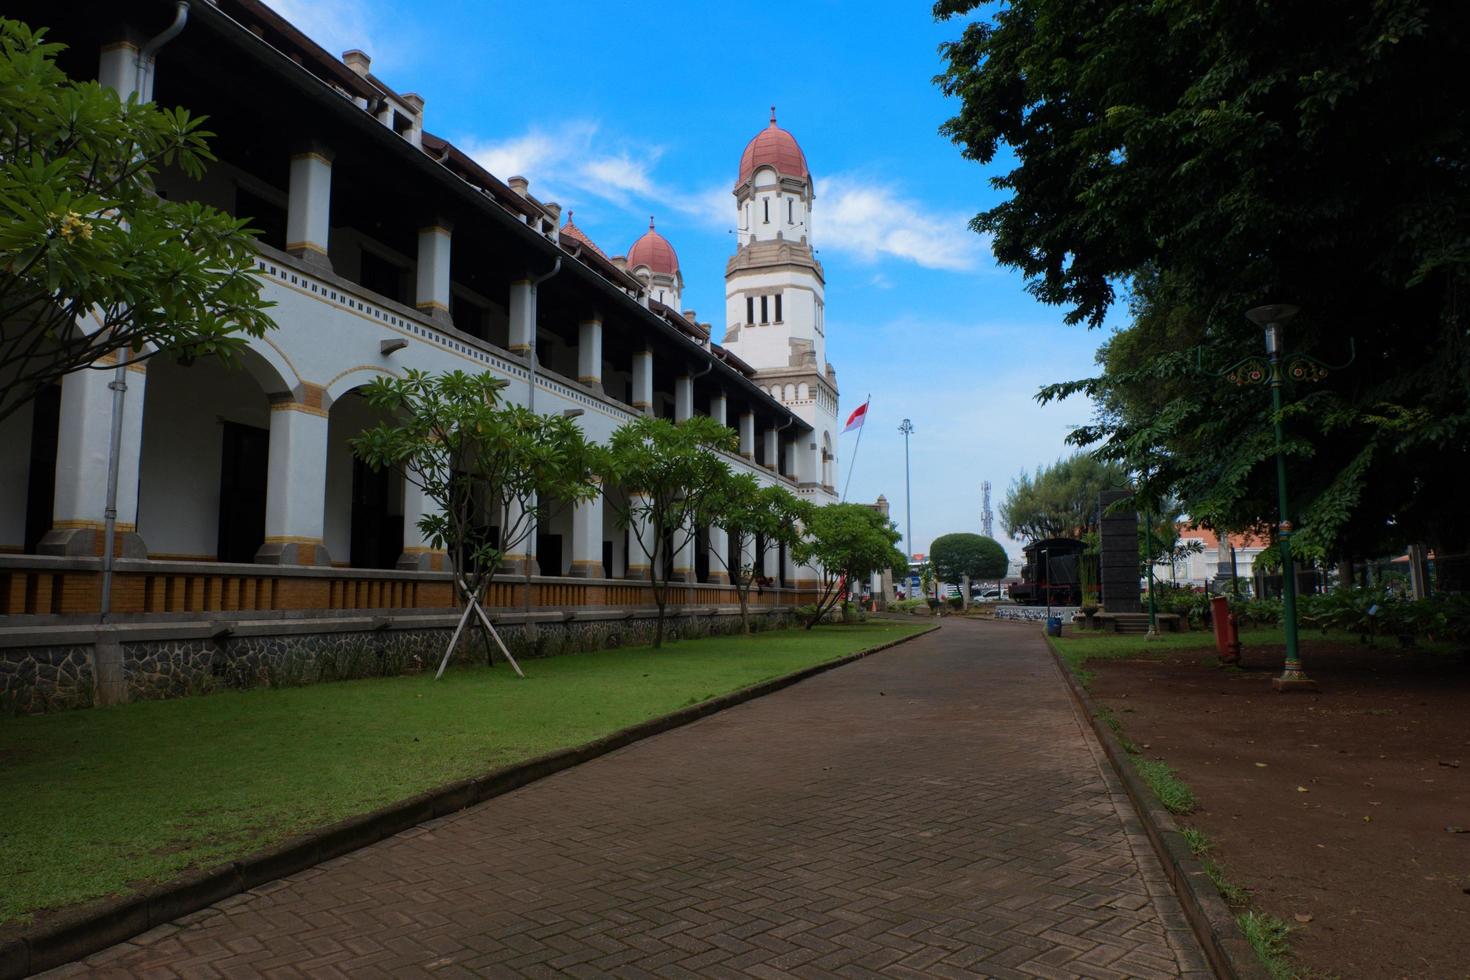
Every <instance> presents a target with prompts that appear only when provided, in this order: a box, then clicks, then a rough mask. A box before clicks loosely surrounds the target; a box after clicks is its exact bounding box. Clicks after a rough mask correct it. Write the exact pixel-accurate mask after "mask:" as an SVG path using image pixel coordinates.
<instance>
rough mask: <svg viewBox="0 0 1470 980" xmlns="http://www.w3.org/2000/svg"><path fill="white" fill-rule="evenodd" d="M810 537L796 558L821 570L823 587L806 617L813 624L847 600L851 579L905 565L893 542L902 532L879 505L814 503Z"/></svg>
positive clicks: (808, 527)
mask: <svg viewBox="0 0 1470 980" xmlns="http://www.w3.org/2000/svg"><path fill="white" fill-rule="evenodd" d="M805 530H806V537H804V538H803V539H802V540H801V541H799V542H798V543H797V545H796V548H795V551H794V557H795V558H796V561H797V563H798V564H801V565H812V566H815V567H816V568H818V569H820V570H821V583H822V591H821V597H820V598H819V599H818V600H817V607H816V612H815V613H814V614H813V615H812V617H811V619H810V620H809V621H808V622H807V624H806V628H807V629H811V628H812V627H813V626H815V625H817V623H819V622H821V621H822V617H823V616H825V615H827V614H828V613H829V612H831V611H832V610H833V609H835V608H836V607H837V604H838V603H839V602H841V603H843V604H844V611H845V606H846V602H847V593H848V590H849V589H850V588H851V583H853V582H860V581H862V580H863V579H864V578H866V577H867V576H869V575H872V574H873V573H874V572H880V571H883V570H884V569H890V568H891V569H906V568H907V567H908V562H907V561H906V560H905V558H904V556H903V552H901V551H899V550H898V548H896V547H895V545H897V543H898V541H899V539H900V537H901V535H899V533H898V531H897V529H896V528H894V526H893V525H892V524H891V523H890V522H889V521H888V519H887V518H885V517H884V516H883V515H882V514H880V513H878V511H876V510H874V509H873V508H871V507H865V506H863V505H862V504H829V505H828V506H826V507H814V508H812V510H811V513H810V514H809V515H808V517H807V521H806V529H805Z"/></svg>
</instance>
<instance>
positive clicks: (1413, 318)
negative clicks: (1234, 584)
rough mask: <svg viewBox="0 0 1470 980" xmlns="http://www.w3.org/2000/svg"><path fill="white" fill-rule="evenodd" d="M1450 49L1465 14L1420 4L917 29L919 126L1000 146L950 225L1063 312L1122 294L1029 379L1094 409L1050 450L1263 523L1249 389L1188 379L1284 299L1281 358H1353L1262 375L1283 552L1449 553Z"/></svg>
mask: <svg viewBox="0 0 1470 980" xmlns="http://www.w3.org/2000/svg"><path fill="white" fill-rule="evenodd" d="M980 6H981V4H980V3H978V2H976V0H941V2H939V3H938V4H936V6H935V12H936V14H937V15H938V16H940V17H960V16H962V15H967V14H970V13H971V12H973V11H975V10H976V9H977V8H979V7H980ZM1467 45H1470V7H1466V6H1465V5H1463V4H1453V3H1434V2H1428V0H1333V2H1331V3H1328V2H1326V0H1313V2H1303V3H1290V4H1268V5H1262V4H1235V3H1228V2H1225V0H1206V2H1202V3H1191V4H1174V3H1139V4H1123V3H1095V4H1076V3H1073V2H1071V0H1010V2H1007V3H1002V4H1000V5H998V6H996V7H993V8H989V7H988V8H987V10H986V15H985V16H983V17H980V18H978V19H974V20H972V21H970V22H969V23H967V24H966V25H965V26H964V29H963V32H962V33H961V35H960V37H959V38H958V39H957V40H955V41H954V42H952V43H950V44H947V45H945V46H944V48H943V51H942V53H943V57H944V58H945V60H946V62H947V65H946V68H945V71H944V72H943V73H942V74H941V75H940V76H939V79H938V81H939V84H940V85H941V87H942V88H943V90H944V91H945V92H946V93H948V94H951V95H953V96H956V97H957V98H958V99H959V100H960V108H959V111H958V113H957V114H956V115H955V117H954V118H953V119H951V120H950V121H949V122H948V123H947V124H946V125H945V127H944V128H945V132H946V133H947V134H948V135H950V136H951V137H952V138H953V139H954V140H955V141H956V142H957V143H958V144H959V145H960V146H961V148H962V150H963V152H964V153H965V155H967V156H969V157H970V158H972V159H975V160H978V161H981V162H984V163H991V162H994V161H996V160H997V159H1000V158H1001V150H1002V148H1003V147H1004V148H1008V150H1009V152H1008V153H1007V154H1005V159H1007V160H1008V161H1012V162H1011V163H1010V164H1009V169H1007V170H1006V171H1005V172H1004V173H1002V174H1000V175H999V176H997V177H995V178H994V179H993V184H994V185H995V186H996V187H997V188H999V189H1001V190H1003V191H1006V192H1008V193H1007V196H1006V197H1005V198H1004V199H1003V200H1002V201H1001V202H1000V203H999V204H997V205H996V206H995V207H992V208H990V209H988V210H986V211H984V212H982V213H981V214H979V215H978V216H977V217H976V218H975V221H974V227H975V228H976V229H977V230H979V231H984V232H987V233H989V234H991V235H993V237H994V248H995V254H996V255H997V257H998V258H999V259H1000V260H1001V261H1002V262H1004V263H1006V264H1009V265H1011V266H1014V267H1015V268H1017V269H1019V270H1020V271H1021V272H1022V273H1023V274H1024V275H1025V276H1026V277H1027V279H1028V285H1029V288H1030V289H1031V291H1032V292H1033V293H1034V294H1035V295H1036V296H1037V297H1038V298H1040V299H1042V300H1043V301H1045V302H1048V303H1055V304H1059V305H1062V306H1064V307H1066V308H1067V318H1068V320H1069V321H1071V322H1075V323H1085V324H1088V325H1092V326H1097V325H1100V324H1102V323H1103V321H1104V318H1105V317H1106V316H1107V315H1108V312H1109V309H1110V307H1111V306H1112V304H1113V301H1114V298H1115V290H1117V289H1118V288H1119V286H1120V284H1122V285H1126V286H1128V287H1129V288H1130V289H1132V290H1133V298H1134V300H1135V308H1134V314H1135V315H1134V325H1133V326H1132V327H1130V328H1129V329H1128V330H1126V331H1124V332H1123V333H1121V334H1119V335H1118V336H1116V337H1115V338H1114V339H1113V340H1112V341H1111V342H1110V343H1109V345H1108V348H1107V349H1106V351H1105V354H1104V363H1103V372H1102V373H1101V374H1100V375H1099V376H1098V377H1097V378H1094V379H1088V380H1085V381H1082V382H1078V383H1075V384H1072V385H1059V386H1055V387H1053V388H1051V389H1049V390H1048V391H1047V392H1046V397H1060V396H1064V395H1067V394H1070V393H1074V392H1085V393H1088V394H1092V395H1094V396H1095V397H1097V398H1098V399H1099V400H1100V402H1101V404H1102V412H1101V414H1100V416H1099V418H1098V420H1097V423H1096V424H1095V425H1093V426H1089V427H1087V428H1085V429H1083V430H1081V431H1079V432H1078V433H1076V434H1075V441H1077V442H1078V443H1079V444H1083V445H1087V444H1097V445H1099V446H1100V449H1101V451H1102V453H1103V454H1104V455H1106V456H1109V457H1111V458H1114V459H1120V460H1124V461H1126V462H1128V463H1129V465H1130V468H1131V469H1133V470H1134V471H1136V472H1139V473H1141V474H1142V477H1141V485H1142V489H1141V492H1142V493H1143V495H1145V496H1149V497H1155V498H1161V497H1162V496H1164V494H1165V492H1166V490H1168V489H1173V490H1176V491H1177V492H1178V494H1179V495H1180V496H1181V498H1182V499H1183V502H1184V504H1185V506H1186V507H1187V508H1188V510H1189V512H1190V513H1191V515H1192V516H1194V517H1196V518H1198V519H1201V520H1203V521H1204V522H1206V523H1208V524H1211V525H1213V526H1219V527H1226V528H1235V529H1241V528H1244V527H1248V526H1251V525H1254V524H1258V523H1260V522H1261V521H1263V520H1266V519H1269V518H1271V517H1272V516H1273V515H1274V511H1275V506H1274V500H1273V494H1272V493H1271V490H1272V481H1273V480H1274V474H1273V472H1272V469H1271V467H1272V462H1271V457H1272V455H1273V451H1274V448H1273V444H1272V439H1271V434H1270V423H1271V421H1272V419H1271V414H1270V410H1269V407H1268V406H1269V400H1268V399H1267V397H1266V395H1265V392H1264V391H1262V390H1260V389H1255V388H1244V389H1236V388H1234V387H1232V386H1230V385H1228V384H1225V383H1224V382H1223V381H1220V380H1219V379H1217V378H1216V377H1214V375H1213V373H1212V372H1213V371H1216V370H1218V369H1220V368H1223V367H1225V366H1226V365H1228V364H1230V363H1232V362H1235V361H1238V360H1239V359H1240V358H1242V357H1245V356H1248V355H1252V354H1257V353H1260V352H1261V338H1260V335H1259V332H1258V331H1257V329H1256V328H1255V327H1253V326H1252V325H1250V324H1249V323H1248V322H1246V321H1245V320H1244V318H1243V316H1242V314H1243V312H1244V311H1245V310H1247V309H1249V308H1251V307H1253V306H1256V305H1258V304H1261V303H1264V302H1288V303H1294V304H1297V305H1299V306H1300V307H1301V309H1302V312H1301V314H1300V315H1299V316H1298V317H1297V318H1296V319H1294V320H1292V321H1291V322H1290V323H1289V325H1288V328H1287V344H1288V348H1290V349H1297V350H1301V351H1306V352H1310V353H1313V354H1315V355H1317V356H1318V357H1320V358H1321V359H1323V360H1325V361H1339V360H1342V359H1345V354H1346V351H1347V338H1349V337H1352V338H1354V339H1355V340H1356V344H1357V350H1358V358H1357V361H1356V362H1355V363H1354V364H1353V365H1351V367H1350V368H1349V369H1347V370H1345V371H1341V372H1338V373H1334V374H1331V375H1329V376H1328V377H1327V378H1326V379H1325V380H1323V381H1320V382H1318V383H1316V384H1315V385H1310V386H1307V385H1301V386H1298V387H1297V388H1296V389H1295V390H1293V391H1292V392H1290V393H1289V395H1290V397H1289V399H1288V402H1289V407H1288V409H1287V411H1286V412H1285V413H1284V418H1283V422H1284V423H1285V425H1286V436H1287V442H1286V450H1287V452H1288V454H1289V455H1290V457H1291V468H1290V481H1291V486H1292V490H1293V496H1294V509H1295V510H1296V511H1297V512H1298V514H1296V515H1293V516H1294V518H1296V521H1297V523H1298V525H1299V527H1300V531H1301V538H1300V540H1301V541H1302V544H1303V545H1304V546H1306V547H1310V548H1316V549H1317V550H1320V551H1330V550H1333V549H1339V550H1341V549H1343V548H1347V547H1351V544H1350V543H1351V542H1353V541H1359V542H1362V543H1365V544H1367V546H1369V547H1372V546H1375V545H1378V544H1380V543H1382V542H1383V540H1384V533H1383V529H1384V528H1385V527H1388V528H1391V529H1392V533H1391V536H1394V537H1397V538H1399V539H1401V540H1406V539H1408V540H1411V539H1413V538H1415V537H1422V538H1425V539H1428V540H1429V541H1431V542H1432V543H1435V544H1438V545H1439V546H1440V547H1441V548H1443V549H1446V550H1459V549H1462V548H1464V547H1465V546H1466V545H1467V544H1470V513H1467V512H1466V510H1465V508H1464V507H1463V506H1460V504H1459V502H1458V498H1459V496H1460V480H1461V477H1460V476H1459V474H1460V473H1463V472H1464V471H1466V470H1467V469H1470V440H1467V435H1466V434H1467V431H1470V340H1467V336H1470V331H1467V325H1470V304H1467V303H1466V302H1465V298H1464V297H1465V295H1466V286H1467V266H1470V153H1467V149H1470V145H1467V144H1470V103H1467V102H1466V101H1465V100H1463V99H1448V98H1444V97H1442V95H1441V93H1446V92H1450V91H1455V90H1456V89H1457V85H1458V79H1460V78H1461V77H1462V71H1463V68H1462V65H1463V60H1464V51H1465V50H1466V48H1467Z"/></svg>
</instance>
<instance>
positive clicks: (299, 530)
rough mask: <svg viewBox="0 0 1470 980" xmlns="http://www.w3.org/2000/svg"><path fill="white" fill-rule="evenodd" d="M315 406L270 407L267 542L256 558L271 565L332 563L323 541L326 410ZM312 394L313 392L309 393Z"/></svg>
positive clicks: (284, 404)
mask: <svg viewBox="0 0 1470 980" xmlns="http://www.w3.org/2000/svg"><path fill="white" fill-rule="evenodd" d="M319 394H320V389H316V395H317V396H318V397H315V398H312V401H315V402H317V404H309V403H303V402H300V401H289V402H287V401H279V402H275V403H273V404H272V405H271V437H270V465H269V471H270V472H269V476H268V478H267V483H266V489H265V543H264V544H262V545H261V546H260V550H259V551H257V552H256V553H255V560H256V561H258V562H262V563H264V564H269V565H329V564H331V559H330V556H329V555H328V554H327V548H326V545H325V544H324V543H323V528H324V519H323V510H324V507H325V504H326V491H327V412H326V410H325V409H323V408H321V407H320V401H319ZM308 395H309V396H310V393H308Z"/></svg>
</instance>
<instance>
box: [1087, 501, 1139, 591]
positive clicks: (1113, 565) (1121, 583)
mask: <svg viewBox="0 0 1470 980" xmlns="http://www.w3.org/2000/svg"><path fill="white" fill-rule="evenodd" d="M1127 496H1128V494H1127V493H1126V492H1124V491H1122V490H1104V491H1103V492H1102V493H1100V494H1098V498H1097V506H1098V515H1099V526H1100V528H1101V534H1100V535H1099V537H1100V542H1099V543H1100V545H1101V551H1102V558H1101V560H1100V561H1099V562H1098V566H1099V572H1100V576H1099V577H1100V578H1101V579H1102V607H1103V612H1110V613H1136V612H1143V603H1142V602H1140V601H1139V598H1138V512H1137V511H1135V510H1129V511H1127V512H1126V513H1121V514H1109V513H1108V508H1109V507H1111V506H1112V505H1113V503H1114V502H1115V501H1118V500H1122V499H1123V498H1124V497H1127Z"/></svg>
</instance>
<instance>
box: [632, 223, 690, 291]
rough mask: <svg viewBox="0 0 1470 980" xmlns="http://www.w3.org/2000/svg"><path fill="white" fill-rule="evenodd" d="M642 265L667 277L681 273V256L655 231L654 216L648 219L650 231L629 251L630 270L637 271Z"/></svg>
mask: <svg viewBox="0 0 1470 980" xmlns="http://www.w3.org/2000/svg"><path fill="white" fill-rule="evenodd" d="M640 265H646V266H648V269H649V271H650V272H655V273H660V274H662V275H666V276H672V275H675V274H676V273H678V271H679V256H678V255H677V254H676V253H675V252H674V246H672V245H670V244H669V240H668V239H667V238H665V237H664V236H662V235H660V234H659V233H658V232H656V231H654V230H653V216H652V215H649V218H648V230H647V231H645V232H644V233H643V237H642V238H640V239H638V240H637V241H636V242H634V243H633V247H632V248H630V249H628V268H629V269H636V268H638V267H639V266H640Z"/></svg>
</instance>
